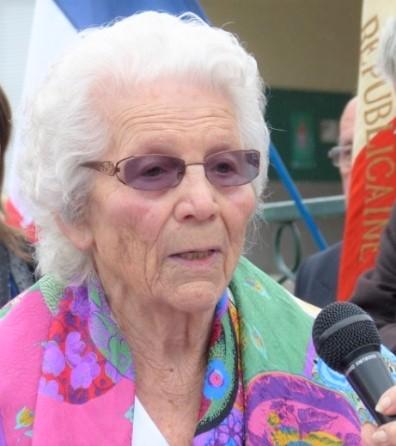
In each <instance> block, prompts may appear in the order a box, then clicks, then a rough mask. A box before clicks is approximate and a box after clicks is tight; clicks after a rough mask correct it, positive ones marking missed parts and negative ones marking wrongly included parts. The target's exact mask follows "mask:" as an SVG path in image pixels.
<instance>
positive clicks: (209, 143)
mask: <svg viewBox="0 0 396 446" xmlns="http://www.w3.org/2000/svg"><path fill="white" fill-rule="evenodd" d="M101 108H102V112H105V113H106V115H107V117H108V119H110V120H111V128H112V134H113V138H112V143H111V146H110V147H109V150H108V152H107V154H106V155H105V156H104V157H103V160H110V161H113V162H117V161H118V160H120V159H122V158H125V157H128V156H131V155H143V154H153V153H154V154H158V153H160V154H167V155H172V156H177V157H180V158H182V159H184V160H185V162H186V163H194V162H198V163H199V162H202V161H203V159H204V158H205V156H206V155H208V154H211V153H214V152H219V151H224V150H233V149H234V150H235V149H240V148H241V142H240V136H239V129H238V125H237V121H236V117H235V115H234V111H233V107H232V105H231V103H230V101H229V100H228V99H227V98H226V97H225V96H224V95H222V94H220V93H218V92H217V93H215V92H213V91H211V90H209V89H205V88H202V87H199V86H194V85H191V84H189V83H183V82H177V81H162V82H156V83H153V84H149V85H146V86H144V87H141V88H139V89H138V91H136V89H134V90H133V92H132V94H130V95H128V93H127V94H125V95H124V97H123V98H122V99H117V100H116V101H115V100H114V97H113V98H112V99H111V100H108V101H106V100H104V102H102V107H101ZM254 208H255V193H254V190H253V186H252V184H247V185H244V186H236V187H223V188H217V187H215V186H214V185H212V184H211V183H210V182H208V180H207V178H206V176H205V173H204V169H203V166H202V165H194V166H188V167H187V170H186V174H185V176H184V178H183V180H182V181H181V183H180V184H179V185H178V186H177V187H175V188H170V189H167V190H163V191H142V190H136V189H133V188H130V187H127V186H126V185H124V184H122V183H121V182H120V181H118V180H117V178H116V177H110V176H106V175H103V174H100V173H96V174H95V179H94V186H93V190H92V193H91V195H90V199H89V203H88V212H87V219H86V223H85V224H84V226H83V227H81V228H80V232H81V237H80V239H79V240H77V244H78V245H79V247H80V248H83V249H87V250H90V251H91V253H92V255H93V258H94V263H95V266H96V268H97V271H98V273H99V276H100V278H101V280H102V282H103V285H104V288H105V290H106V292H107V294H108V295H109V298H110V299H111V287H112V286H113V284H114V283H118V284H122V286H123V287H124V288H125V290H126V292H127V293H128V298H130V297H133V298H134V299H141V300H142V303H144V305H148V304H150V303H156V304H160V305H166V306H170V307H173V308H175V309H179V310H181V311H187V312H190V311H196V310H200V309H201V310H205V309H208V308H211V307H213V306H214V305H215V304H216V303H217V301H218V299H219V297H220V295H221V293H222V292H223V290H224V289H225V288H226V287H227V285H228V283H229V281H230V279H231V276H232V273H233V271H234V268H235V266H236V264H237V261H238V258H239V256H240V254H241V249H242V246H243V243H244V237H245V230H246V226H247V223H248V220H249V218H250V217H251V215H252V213H253V211H254Z"/></svg>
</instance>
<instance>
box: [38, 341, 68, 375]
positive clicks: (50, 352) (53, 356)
mask: <svg viewBox="0 0 396 446" xmlns="http://www.w3.org/2000/svg"><path fill="white" fill-rule="evenodd" d="M64 368H65V357H64V355H63V353H62V350H61V349H60V348H59V345H58V344H57V343H56V342H55V341H48V342H47V343H46V344H45V351H44V359H43V372H44V373H51V374H53V375H55V376H58V375H59V374H60V373H61V372H62V371H63V369H64Z"/></svg>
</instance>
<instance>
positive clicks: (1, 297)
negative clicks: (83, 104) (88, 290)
mask: <svg viewBox="0 0 396 446" xmlns="http://www.w3.org/2000/svg"><path fill="white" fill-rule="evenodd" d="M11 130H12V127H11V107H10V104H9V102H8V99H7V96H6V95H5V93H4V91H3V89H2V88H1V87H0V308H1V307H2V306H3V305H4V304H5V303H7V302H8V301H9V300H10V299H12V298H13V297H15V296H17V295H18V294H19V293H20V292H21V291H23V290H25V289H26V288H28V287H29V286H31V285H32V284H33V282H34V278H33V265H32V259H31V250H30V248H29V246H28V244H27V241H26V239H25V237H24V236H23V234H22V233H21V232H20V231H18V230H16V229H14V228H11V227H10V226H8V225H7V224H6V222H5V220H6V218H5V215H4V212H3V203H2V201H1V195H2V186H3V179H4V171H5V156H6V151H7V147H8V143H9V141H10V137H11Z"/></svg>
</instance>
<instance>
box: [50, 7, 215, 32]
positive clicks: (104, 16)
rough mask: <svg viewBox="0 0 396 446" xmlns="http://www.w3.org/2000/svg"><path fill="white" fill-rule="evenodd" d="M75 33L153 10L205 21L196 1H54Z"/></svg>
mask: <svg viewBox="0 0 396 446" xmlns="http://www.w3.org/2000/svg"><path fill="white" fill-rule="evenodd" d="M53 1H54V3H55V4H56V5H57V6H58V7H59V9H60V10H61V11H62V12H63V14H64V15H65V16H66V17H67V19H68V20H69V21H70V23H71V24H72V25H73V26H74V28H75V29H76V30H77V31H81V30H83V29H85V28H88V27H92V26H99V25H104V24H106V23H108V22H111V21H112V20H114V19H115V18H118V17H127V16H129V15H132V14H134V13H136V12H142V11H148V10H154V11H162V12H168V13H170V14H175V15H179V14H181V13H183V12H194V13H195V14H197V15H199V16H200V17H202V18H203V19H204V20H206V21H207V17H206V16H205V13H204V12H203V10H202V8H201V6H200V4H199V2H198V1H196V0H79V1H76V0H53Z"/></svg>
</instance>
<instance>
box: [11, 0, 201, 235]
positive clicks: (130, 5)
mask: <svg viewBox="0 0 396 446" xmlns="http://www.w3.org/2000/svg"><path fill="white" fill-rule="evenodd" d="M147 10H155V11H162V12H168V13H170V14H175V15H178V14H181V13H183V12H193V13H195V14H197V15H199V16H200V17H202V18H203V19H204V20H206V21H207V17H206V15H205V13H204V11H203V9H202V8H201V6H200V4H199V2H198V0H78V1H76V0H36V6H35V11H34V17H33V25H32V34H31V37H30V44H29V50H28V60H27V64H26V72H25V79H24V86H23V91H22V104H23V103H24V102H25V100H26V99H28V98H29V97H31V95H32V93H33V92H34V90H35V89H36V87H37V85H38V84H39V83H40V82H41V81H42V79H43V78H44V76H45V74H46V72H47V70H48V68H49V66H50V65H51V63H52V62H53V61H54V60H56V59H57V58H58V57H59V55H60V54H62V52H63V51H64V50H65V48H67V46H68V45H70V44H71V43H72V42H73V40H74V39H77V38H78V32H79V31H82V30H83V29H85V28H90V27H93V26H101V25H106V24H108V23H109V22H112V21H113V20H114V19H118V18H121V17H127V16H130V15H132V14H134V13H136V12H141V11H147ZM21 124H22V123H21ZM15 131H16V132H15V138H14V145H13V147H12V164H11V176H10V177H11V178H10V180H9V185H8V190H9V200H8V201H7V203H6V206H5V212H6V216H7V217H6V218H7V222H8V223H9V224H10V225H12V226H16V227H23V228H25V230H27V233H28V235H29V236H30V238H34V235H33V226H32V222H31V219H30V217H29V213H28V210H27V207H26V205H25V203H24V200H23V196H21V194H20V192H19V187H18V177H17V175H16V174H15V172H16V164H17V161H18V158H19V156H20V154H21V152H22V151H23V144H22V138H21V132H20V129H19V128H16V129H15Z"/></svg>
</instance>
